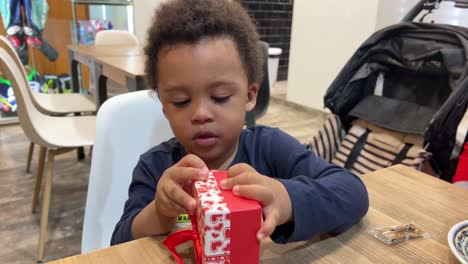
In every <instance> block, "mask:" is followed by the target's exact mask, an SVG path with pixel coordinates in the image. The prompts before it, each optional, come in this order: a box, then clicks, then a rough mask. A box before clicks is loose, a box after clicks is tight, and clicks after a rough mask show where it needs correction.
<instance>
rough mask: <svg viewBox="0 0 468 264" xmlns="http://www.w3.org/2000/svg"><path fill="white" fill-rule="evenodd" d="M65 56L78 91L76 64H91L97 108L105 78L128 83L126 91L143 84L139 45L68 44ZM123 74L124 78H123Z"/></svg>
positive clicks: (140, 86)
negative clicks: (66, 55)
mask: <svg viewBox="0 0 468 264" xmlns="http://www.w3.org/2000/svg"><path fill="white" fill-rule="evenodd" d="M108 59H109V60H108ZM112 59H115V60H112ZM68 60H69V65H70V72H71V78H72V86H73V90H74V92H79V91H80V87H81V82H80V73H79V67H78V66H79V64H83V65H86V66H88V67H90V69H91V74H92V76H93V78H94V80H95V82H96V100H97V102H96V105H97V107H98V108H99V106H101V105H102V103H104V101H105V100H106V99H107V79H108V78H109V79H112V80H114V81H116V82H118V83H121V84H122V85H128V86H127V87H128V89H129V91H135V90H141V89H144V88H145V87H144V81H143V76H144V68H143V66H144V57H143V50H142V48H141V47H140V46H134V45H97V46H96V45H92V46H81V45H69V46H68ZM122 78H123V79H125V80H126V81H125V82H122V81H121V80H122Z"/></svg>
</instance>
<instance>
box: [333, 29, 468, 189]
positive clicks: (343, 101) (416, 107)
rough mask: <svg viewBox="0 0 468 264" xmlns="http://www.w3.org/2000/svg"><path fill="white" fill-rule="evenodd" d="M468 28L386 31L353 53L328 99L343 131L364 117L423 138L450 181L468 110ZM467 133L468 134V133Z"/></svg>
mask: <svg viewBox="0 0 468 264" xmlns="http://www.w3.org/2000/svg"><path fill="white" fill-rule="evenodd" d="M467 65H468V29H466V28H462V27H457V26H450V25H440V24H424V23H413V22H406V23H401V24H398V25H394V26H390V27H387V28H385V29H382V30H380V31H378V32H376V33H375V34H374V35H372V36H371V37H370V38H369V39H368V40H367V41H365V42H364V44H362V45H361V47H360V48H359V49H358V50H357V51H356V52H355V54H354V55H353V56H352V57H351V59H350V60H349V61H348V63H347V64H346V65H345V66H344V68H343V69H342V71H341V72H340V73H339V75H338V76H337V78H336V79H335V80H334V81H333V83H332V84H331V86H330V87H329V89H328V90H327V92H326V95H325V107H327V108H329V109H330V110H331V111H332V112H333V113H334V114H336V115H338V116H339V118H340V120H341V122H342V123H343V124H344V126H345V128H347V129H348V128H349V127H350V124H351V122H352V120H353V119H355V118H361V119H365V120H367V121H369V122H372V123H375V124H377V125H380V126H383V127H386V128H388V129H392V130H395V131H399V132H405V133H414V134H420V135H424V137H425V140H426V142H427V143H429V144H428V150H429V151H431V152H432V153H433V155H434V156H433V161H434V162H435V165H436V167H438V168H439V169H440V170H439V173H440V174H441V176H442V178H444V179H445V180H450V179H451V174H452V171H451V170H452V169H453V168H451V167H453V165H451V164H450V157H451V154H452V152H453V151H454V149H457V148H456V146H455V145H456V143H455V137H456V133H457V128H458V124H459V123H460V120H461V119H462V117H463V115H464V113H465V111H466V108H467V105H468V66H467ZM465 133H466V132H465Z"/></svg>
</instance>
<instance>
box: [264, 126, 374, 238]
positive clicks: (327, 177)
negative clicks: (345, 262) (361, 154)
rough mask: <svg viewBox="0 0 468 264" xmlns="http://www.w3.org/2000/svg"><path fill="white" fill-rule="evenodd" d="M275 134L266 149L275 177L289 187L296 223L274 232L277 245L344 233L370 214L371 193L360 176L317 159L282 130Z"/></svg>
mask: <svg viewBox="0 0 468 264" xmlns="http://www.w3.org/2000/svg"><path fill="white" fill-rule="evenodd" d="M273 134H277V135H274V136H273V137H272V139H274V140H271V144H270V149H269V150H268V149H266V151H267V153H270V156H269V158H268V159H269V160H271V161H272V163H271V164H270V165H269V166H270V167H271V168H273V169H272V172H273V173H274V174H275V175H273V177H275V178H277V179H278V180H280V181H281V182H282V183H283V184H284V186H285V187H286V190H287V191H288V193H289V197H290V199H291V204H292V209H293V221H291V222H289V223H286V224H284V225H281V226H278V227H277V228H276V230H275V232H274V233H273V235H272V239H273V240H274V241H275V242H277V243H289V242H295V241H302V240H309V239H311V238H313V237H314V236H317V235H319V234H322V233H327V232H331V233H338V232H342V231H344V230H346V229H347V228H349V227H351V226H352V225H353V224H355V223H356V222H357V221H359V220H360V219H361V218H362V217H363V216H364V215H365V214H366V213H367V210H368V208H369V199H368V194H367V190H366V187H365V185H364V184H363V182H362V181H361V180H360V179H359V177H357V176H356V175H354V174H352V173H351V172H349V171H347V170H345V169H343V168H341V167H338V166H336V165H332V164H330V163H328V162H327V161H325V160H323V159H321V158H319V157H317V156H316V155H315V154H314V153H313V152H311V151H309V150H307V149H306V148H305V146H304V145H302V144H301V143H299V142H298V141H297V140H296V139H295V138H293V137H291V136H289V135H288V134H286V133H283V132H282V131H281V130H279V129H277V130H276V133H273ZM285 150H288V151H285ZM270 176H271V175H270Z"/></svg>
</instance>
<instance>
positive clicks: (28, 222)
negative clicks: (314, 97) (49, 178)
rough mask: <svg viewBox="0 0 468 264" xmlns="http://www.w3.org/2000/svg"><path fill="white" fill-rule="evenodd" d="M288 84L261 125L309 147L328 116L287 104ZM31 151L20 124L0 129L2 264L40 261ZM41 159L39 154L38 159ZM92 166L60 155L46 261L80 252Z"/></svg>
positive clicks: (72, 155)
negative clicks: (28, 162)
mask: <svg viewBox="0 0 468 264" xmlns="http://www.w3.org/2000/svg"><path fill="white" fill-rule="evenodd" d="M286 85H287V83H286V82H280V83H277V84H276V86H275V87H274V88H273V89H272V100H271V103H270V106H269V109H268V112H267V114H266V115H265V116H264V117H263V118H261V119H260V120H258V123H259V124H264V125H270V126H274V127H279V128H281V129H283V130H284V131H286V132H288V133H290V134H291V135H293V136H294V137H296V138H297V139H298V140H299V141H300V142H303V143H305V142H307V141H308V140H310V137H311V136H312V135H313V133H314V132H315V131H316V130H317V129H318V128H319V127H320V126H321V124H322V122H323V118H324V117H325V115H326V114H324V113H323V112H319V111H313V110H307V109H304V108H300V107H299V108H298V107H294V106H293V105H291V104H287V103H284V101H283V100H282V99H281V98H284V92H282V91H284V89H285V87H286ZM28 146H29V141H28V140H27V138H26V137H25V135H24V134H23V131H22V129H21V127H20V126H19V125H9V126H0V179H1V182H0V212H1V214H0V223H1V224H0V263H35V262H36V261H35V257H36V250H37V240H38V230H39V216H40V215H39V214H38V213H36V214H32V213H31V208H30V207H31V197H32V190H33V184H34V176H35V173H36V166H35V162H36V161H35V160H34V161H33V166H32V169H31V173H26V172H25V167H26V156H27V150H28ZM36 149H37V148H36ZM37 155H38V151H37V150H36V153H35V155H34V157H35V159H37ZM90 164H91V162H90V160H89V159H85V160H84V161H79V162H77V161H76V155H75V153H68V154H64V155H62V156H59V157H58V159H57V161H56V163H55V170H54V172H55V174H54V185H53V189H52V202H51V210H50V214H49V221H50V222H49V228H48V237H47V243H46V258H45V261H50V260H54V259H58V258H63V257H66V256H70V255H75V254H79V253H80V249H81V228H82V225H83V214H84V206H85V199H86V190H87V182H88V175H89V168H90Z"/></svg>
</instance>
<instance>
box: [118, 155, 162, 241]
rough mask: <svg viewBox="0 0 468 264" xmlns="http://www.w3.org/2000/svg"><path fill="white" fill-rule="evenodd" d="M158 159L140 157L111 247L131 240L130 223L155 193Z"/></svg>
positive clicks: (158, 174) (157, 177) (158, 173)
mask: <svg viewBox="0 0 468 264" xmlns="http://www.w3.org/2000/svg"><path fill="white" fill-rule="evenodd" d="M156 162H158V159H156V158H154V157H152V156H150V155H146V156H145V155H143V156H142V157H140V160H139V161H138V163H137V165H136V167H135V169H134V170H133V178H132V182H131V184H130V187H129V190H128V200H127V201H126V202H125V206H124V211H123V214H122V217H121V218H120V220H119V222H118V223H117V225H116V226H115V229H114V232H113V234H112V239H111V245H116V244H120V243H124V242H127V241H131V240H133V237H132V222H133V219H134V218H135V216H136V215H137V214H138V213H140V211H141V210H143V208H145V207H146V206H147V205H148V204H149V203H150V202H151V201H152V200H154V197H155V193H156V184H157V182H158V180H159V177H160V175H161V172H158V171H156V170H155V168H157V167H158V166H157V164H155V163H156Z"/></svg>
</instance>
